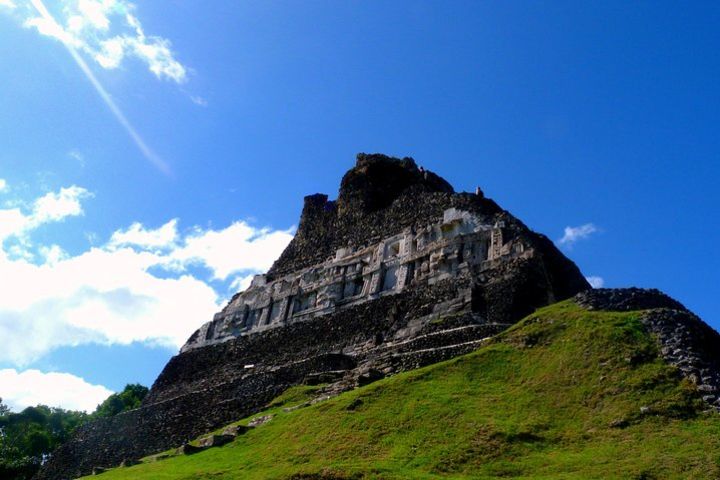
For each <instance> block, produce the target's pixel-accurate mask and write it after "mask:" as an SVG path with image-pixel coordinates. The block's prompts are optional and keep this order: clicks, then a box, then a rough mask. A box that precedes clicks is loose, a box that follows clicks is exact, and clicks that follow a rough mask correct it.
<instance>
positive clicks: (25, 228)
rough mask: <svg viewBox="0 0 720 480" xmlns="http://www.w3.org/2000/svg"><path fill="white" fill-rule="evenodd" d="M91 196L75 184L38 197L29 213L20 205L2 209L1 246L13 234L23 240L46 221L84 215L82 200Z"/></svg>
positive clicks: (0, 210) (0, 250)
mask: <svg viewBox="0 0 720 480" xmlns="http://www.w3.org/2000/svg"><path fill="white" fill-rule="evenodd" d="M91 196H92V194H91V193H90V192H88V191H87V190H86V189H84V188H81V187H78V186H75V185H73V186H71V187H67V188H62V189H60V191H59V192H49V193H47V194H45V195H44V196H42V197H40V198H38V199H37V200H35V202H34V203H33V206H32V212H30V213H29V214H25V213H23V212H22V210H21V209H20V207H14V208H6V209H0V247H2V244H3V242H4V241H5V240H7V239H8V238H10V237H13V236H14V237H16V238H18V239H20V240H23V239H24V236H25V235H26V234H27V233H28V232H29V231H31V230H33V229H35V228H37V227H39V226H41V225H43V224H45V223H50V222H59V221H62V220H64V219H65V218H66V217H73V216H78V215H82V214H83V209H82V205H81V203H80V201H81V200H82V199H84V198H88V197H91ZM2 252H3V249H2V248H0V257H1V256H2Z"/></svg>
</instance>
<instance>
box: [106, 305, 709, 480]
mask: <svg viewBox="0 0 720 480" xmlns="http://www.w3.org/2000/svg"><path fill="white" fill-rule="evenodd" d="M637 316H638V314H637V313H605V312H601V313H590V312H586V311H584V310H582V309H580V308H578V307H577V306H576V305H574V304H573V303H570V302H563V303H560V304H556V305H553V306H551V307H547V308H545V309H542V310H539V311H538V312H536V313H535V314H534V315H531V316H530V317H528V318H526V319H525V320H524V321H522V322H521V323H520V324H518V325H516V326H515V327H514V328H512V329H511V330H509V331H507V332H505V333H504V334H502V335H501V336H500V337H498V339H497V340H496V341H494V342H493V343H492V344H490V345H488V346H485V347H483V348H481V349H480V350H478V351H476V352H474V353H471V354H469V355H465V356H463V357H459V358H456V359H453V360H450V361H447V362H443V363H440V364H436V365H432V366H430V367H427V368H423V369H420V370H416V371H412V372H408V373H405V374H401V375H397V376H395V377H392V378H389V379H385V380H383V381H380V382H377V383H374V384H372V385H369V386H367V387H364V388H360V389H357V390H354V391H352V392H348V393H345V394H343V395H341V396H339V397H336V398H333V399H331V400H328V401H324V402H321V403H317V404H315V405H312V406H308V407H303V408H299V409H296V410H294V411H291V412H284V411H283V409H282V407H283V406H286V407H287V406H291V405H296V404H299V403H302V402H303V401H304V396H305V395H306V394H307V393H308V391H309V388H308V387H300V388H298V389H293V390H292V391H290V392H288V393H287V394H286V395H284V397H283V398H281V399H279V400H278V401H276V402H275V405H274V406H273V407H272V410H273V411H274V412H275V413H277V416H276V417H275V418H274V419H273V420H272V421H270V422H269V423H267V424H265V425H262V426H260V427H258V428H256V429H254V430H252V431H250V432H248V433H247V434H245V435H244V436H242V437H239V438H238V439H237V440H236V441H235V442H233V443H231V444H229V445H226V446H224V447H221V448H214V449H210V450H207V451H204V452H201V453H198V454H195V455H192V456H177V457H172V458H170V459H167V460H162V461H158V462H154V463H144V464H141V465H137V466H135V467H130V468H119V469H115V470H112V471H109V472H107V473H105V474H103V475H102V477H101V478H103V479H105V480H112V479H133V480H136V479H137V480H141V479H190V478H193V479H195V478H207V479H209V478H213V479H235V478H242V479H245V478H261V479H271V478H289V477H291V476H292V475H294V474H299V473H304V474H318V473H321V474H322V475H319V476H314V475H309V476H299V477H297V478H346V477H348V478H457V479H463V478H494V477H509V478H528V479H530V478H532V479H591V478H603V479H608V478H618V479H620V478H622V479H628V478H635V479H651V478H662V479H665V478H682V479H689V478H703V479H704V478H720V467H719V465H720V435H718V434H719V433H720V416H719V415H717V414H714V413H713V414H707V413H701V410H702V409H703V407H702V405H701V404H700V403H699V401H698V400H697V395H696V393H695V392H694V391H693V389H692V388H691V387H690V386H689V385H688V384H686V383H684V382H680V381H678V380H677V376H676V375H675V372H674V370H673V368H671V367H669V366H666V365H665V364H664V363H663V362H662V361H661V360H660V359H659V358H658V356H657V347H656V345H655V343H654V341H653V339H652V338H650V337H649V336H648V335H646V334H645V333H643V331H642V328H641V327H640V324H639V322H638V320H637ZM641 407H648V408H649V410H647V409H645V408H643V412H641ZM619 420H624V421H626V422H627V426H625V427H622V428H619V427H617V426H615V427H613V426H611V424H613V423H616V424H617V422H618V421H619ZM245 422H247V420H245ZM241 423H243V422H241ZM355 475H357V477H356V476H355Z"/></svg>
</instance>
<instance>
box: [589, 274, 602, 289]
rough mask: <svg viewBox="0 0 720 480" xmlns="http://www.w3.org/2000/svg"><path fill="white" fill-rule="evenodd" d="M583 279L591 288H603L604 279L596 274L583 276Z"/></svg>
mask: <svg viewBox="0 0 720 480" xmlns="http://www.w3.org/2000/svg"><path fill="white" fill-rule="evenodd" d="M585 280H587V281H588V283H589V284H590V286H591V287H593V288H603V287H604V286H605V279H604V278H602V277H598V276H596V275H592V276H590V277H585Z"/></svg>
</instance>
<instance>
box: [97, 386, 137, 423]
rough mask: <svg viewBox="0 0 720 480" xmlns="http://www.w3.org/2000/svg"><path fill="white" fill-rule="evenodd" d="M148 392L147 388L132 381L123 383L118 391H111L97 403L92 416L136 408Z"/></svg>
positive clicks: (110, 414)
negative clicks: (120, 390) (103, 399)
mask: <svg viewBox="0 0 720 480" xmlns="http://www.w3.org/2000/svg"><path fill="white" fill-rule="evenodd" d="M147 393H148V388H147V387H144V386H142V385H140V384H137V383H133V384H128V385H125V388H124V389H123V391H122V392H120V393H113V394H112V395H110V396H109V397H108V398H107V399H106V400H105V401H104V402H103V403H101V404H100V405H98V407H97V409H96V410H95V412H94V413H93V416H94V417H113V416H115V415H117V414H118V413H120V412H124V411H125V410H132V409H134V408H138V407H139V406H140V404H141V403H142V401H143V399H144V398H145V396H146V395H147Z"/></svg>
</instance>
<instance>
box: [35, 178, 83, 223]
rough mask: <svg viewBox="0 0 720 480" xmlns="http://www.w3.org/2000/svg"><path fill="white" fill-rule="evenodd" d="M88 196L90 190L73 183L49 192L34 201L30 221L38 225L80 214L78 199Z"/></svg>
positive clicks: (81, 211)
mask: <svg viewBox="0 0 720 480" xmlns="http://www.w3.org/2000/svg"><path fill="white" fill-rule="evenodd" d="M90 196H92V194H91V193H90V192H88V191H87V190H85V189H84V188H81V187H77V186H75V185H73V186H72V187H68V188H62V189H60V191H59V192H58V193H53V192H50V193H48V194H46V195H45V196H43V197H41V198H39V199H37V200H36V201H35V207H34V208H33V214H32V217H31V223H33V224H37V225H39V224H42V223H48V222H57V221H59V220H62V219H63V218H65V217H74V216H78V215H82V214H83V209H82V205H80V200H82V199H84V198H87V197H90Z"/></svg>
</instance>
